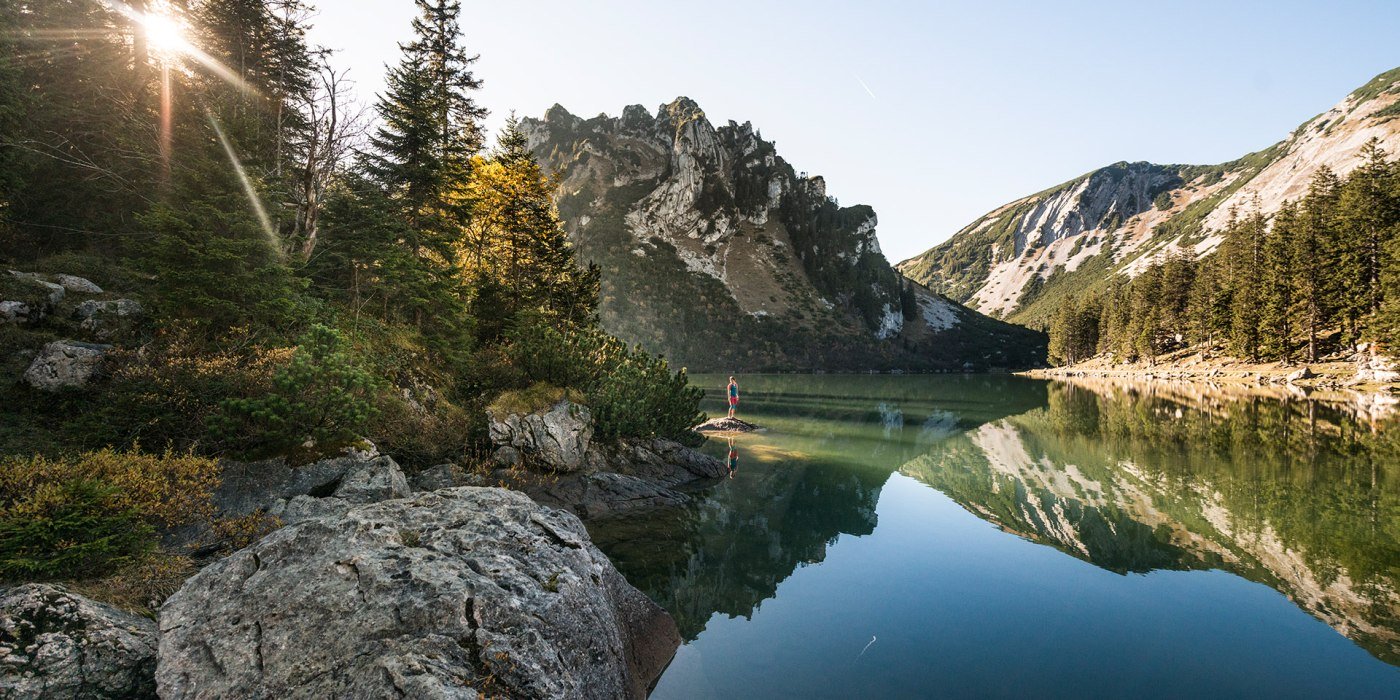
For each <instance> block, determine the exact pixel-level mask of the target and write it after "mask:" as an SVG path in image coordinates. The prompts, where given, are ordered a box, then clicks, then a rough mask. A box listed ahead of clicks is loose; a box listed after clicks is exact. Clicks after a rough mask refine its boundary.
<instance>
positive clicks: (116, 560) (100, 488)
mask: <svg viewBox="0 0 1400 700" xmlns="http://www.w3.org/2000/svg"><path fill="white" fill-rule="evenodd" d="M118 493H119V492H118V490H117V489H116V488H115V487H113V486H110V485H107V484H104V483H102V482H101V481H96V480H82V481H76V482H70V483H67V484H61V485H59V486H58V487H57V488H55V489H51V490H46V491H45V492H44V493H43V494H41V495H38V496H37V497H36V499H35V500H39V501H40V502H38V503H31V504H30V506H31V507H30V508H26V509H24V511H28V512H27V513H24V512H13V511H11V512H8V513H7V514H6V515H4V516H0V579H3V580H47V579H56V578H88V577H95V576H101V575H104V574H107V573H110V572H112V571H115V570H116V569H118V568H119V567H121V566H124V565H126V564H129V563H132V562H134V561H136V560H137V559H138V558H140V557H141V556H142V555H144V554H146V553H148V552H149V551H151V550H152V549H153V548H154V547H155V539H154V537H153V536H152V535H153V532H154V531H153V530H152V528H151V526H150V525H148V524H146V523H144V522H142V521H141V518H140V515H139V514H138V513H137V512H136V510H135V509H134V508H122V507H120V506H118V505H116V503H117V498H116V497H117V495H118Z"/></svg>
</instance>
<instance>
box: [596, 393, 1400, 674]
mask: <svg viewBox="0 0 1400 700" xmlns="http://www.w3.org/2000/svg"><path fill="white" fill-rule="evenodd" d="M741 380H742V382H743V388H744V397H743V403H742V406H741V409H742V410H741V417H744V418H747V419H749V420H752V421H754V422H757V423H760V424H762V425H764V426H766V427H767V428H768V430H767V432H765V433H762V434H755V435H749V436H744V437H742V438H740V439H739V440H737V441H736V442H735V444H734V448H733V449H734V451H735V452H736V453H737V459H738V468H737V471H736V473H735V475H734V477H733V478H732V479H727V480H724V481H723V482H722V483H719V484H717V485H712V486H708V487H705V488H703V489H700V490H698V491H696V492H695V494H694V495H695V503H694V504H692V505H690V506H687V507H685V508H681V509H675V510H671V511H668V512H660V513H652V514H649V515H646V516H639V517H631V518H627V519H622V520H616V521H611V522H605V523H595V524H594V525H593V526H592V528H591V529H592V530H593V534H594V538H595V541H597V543H598V545H599V546H600V547H601V548H602V549H603V550H604V551H605V552H607V553H608V554H609V556H611V557H612V558H613V560H614V561H615V562H616V563H617V565H618V568H619V569H620V570H621V571H622V572H623V573H624V574H625V575H626V576H627V577H628V579H629V580H630V581H632V582H633V584H635V585H637V586H638V587H640V588H641V589H643V590H644V591H646V592H647V593H648V594H650V595H651V596H652V597H653V598H655V599H656V600H657V601H659V602H660V603H661V604H662V605H663V606H664V607H666V608H667V609H668V610H669V611H670V612H671V614H672V615H673V616H674V617H675V618H676V620H677V622H678V623H679V625H680V628H681V632H682V635H683V636H684V638H685V640H686V643H685V645H684V646H683V647H682V648H681V649H680V651H679V652H678V653H677V656H676V658H675V660H674V661H673V662H672V664H671V666H670V668H669V669H668V670H667V671H666V673H665V674H664V675H663V676H662V678H661V680H660V681H659V683H658V685H657V688H656V690H655V693H654V695H653V697H658V698H706V697H714V698H731V697H832V698H850V697H881V698H885V697H930V696H949V695H975V696H983V697H985V696H998V697H1004V696H1013V695H1015V696H1025V695H1033V696H1037V697H1040V696H1052V697H1063V696H1076V697H1083V696H1127V695H1132V696H1137V697H1143V696H1146V697H1181V696H1201V697H1206V696H1212V697H1213V696H1222V695H1227V696H1241V695H1244V696H1264V697H1397V696H1400V433H1397V431H1396V430H1394V428H1393V427H1392V428H1391V429H1390V430H1387V427H1388V426H1387V425H1385V424H1372V423H1366V422H1361V421H1359V420H1357V419H1356V418H1354V417H1352V415H1351V414H1350V413H1349V411H1348V410H1347V409H1346V408H1344V407H1338V406H1330V405H1325V404H1320V403H1317V402H1309V401H1301V400H1292V401H1280V400H1275V399H1261V398H1253V399H1239V400H1234V399H1226V398H1221V397H1219V396H1180V395H1175V394H1173V395H1167V394H1164V393H1160V392H1155V391H1154V393H1153V394H1152V395H1146V394H1143V393H1140V392H1128V391H1122V390H1118V391H1109V390H1106V389H1103V388H1100V387H1095V388H1094V390H1089V389H1086V388H1082V387H1080V388H1075V387H1070V386H1068V385H1062V384H1050V383H1045V382H1038V381H1033V380H1026V379H1020V378H1015V377H978V376H970V377H961V376H959V377H951V376H903V377H891V376H836V375H825V376H785V377H746V378H741ZM698 381H700V382H702V383H704V384H705V385H707V386H708V385H710V384H713V385H714V387H713V390H712V391H711V393H710V397H709V399H708V400H707V406H706V408H707V410H709V411H710V412H711V414H712V415H718V414H719V413H720V412H721V411H722V394H721V390H722V388H723V384H724V380H723V378H717V377H700V378H698ZM1396 427H1400V426H1396ZM706 449H707V450H711V451H713V452H714V453H715V454H717V455H720V456H727V455H728V452H729V446H728V444H727V443H726V442H725V441H722V440H719V441H715V440H712V441H711V442H710V443H709V444H708V445H707V446H706Z"/></svg>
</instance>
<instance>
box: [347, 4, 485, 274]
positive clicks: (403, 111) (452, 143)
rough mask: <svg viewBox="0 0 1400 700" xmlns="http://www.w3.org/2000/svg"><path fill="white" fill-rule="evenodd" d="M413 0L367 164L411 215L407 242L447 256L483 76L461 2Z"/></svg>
mask: <svg viewBox="0 0 1400 700" xmlns="http://www.w3.org/2000/svg"><path fill="white" fill-rule="evenodd" d="M415 3H416V4H417V6H418V16H417V17H416V18H414V20H413V33H414V40H413V41H411V42H409V43H407V44H402V45H401V47H400V48H401V49H402V51H403V58H402V59H401V60H400V62H399V65H398V66H396V67H394V68H392V69H390V70H389V74H388V76H387V82H388V90H387V91H386V92H385V94H384V95H382V96H381V97H380V99H379V103H378V106H377V108H376V109H377V111H378V113H379V118H380V121H381V122H382V124H381V126H380V127H379V129H378V130H377V131H376V133H375V134H373V135H372V136H371V138H370V145H371V150H370V151H369V152H368V153H367V154H366V158H365V166H366V169H367V170H368V172H369V173H370V174H371V175H372V176H373V177H374V178H375V179H376V180H377V181H378V182H379V183H380V185H381V186H382V187H384V188H385V189H386V190H387V191H388V192H389V193H390V194H391V195H392V196H393V197H394V198H395V200H396V201H398V202H399V204H400V207H401V209H402V211H403V212H404V214H405V215H406V216H407V217H408V219H409V221H410V222H411V223H412V225H413V229H414V233H413V234H412V238H411V239H410V240H409V241H407V243H408V245H409V247H410V248H412V249H413V251H414V252H415V253H418V252H420V251H421V250H422V249H423V248H427V249H429V250H430V251H431V252H433V253H435V254H438V255H442V256H446V255H448V254H449V248H450V246H451V244H452V243H453V242H455V241H456V239H457V238H458V236H459V233H460V229H461V227H463V226H464V225H465V224H466V223H467V221H468V219H469V216H470V208H469V203H467V202H465V201H463V199H462V198H461V197H460V196H457V194H458V191H459V190H460V188H461V187H462V186H463V185H464V184H465V183H466V182H467V180H468V178H469V177H470V174H471V168H472V157H473V156H474V155H475V154H476V153H477V152H478V151H480V150H481V147H482V143H483V138H482V129H481V120H482V119H484V118H485V117H486V110H485V109H483V108H482V107H480V106H479V105H478V104H477V103H476V100H475V98H474V97H472V92H473V91H475V90H477V89H479V88H480V87H481V81H480V80H478V79H477V78H476V76H475V75H474V74H473V73H472V70H471V67H472V64H474V63H475V62H476V60H477V57H476V56H469V55H467V53H466V50H465V49H464V48H463V47H462V31H461V27H460V26H459V24H458V17H459V16H460V14H461V5H460V3H459V2H457V0H415Z"/></svg>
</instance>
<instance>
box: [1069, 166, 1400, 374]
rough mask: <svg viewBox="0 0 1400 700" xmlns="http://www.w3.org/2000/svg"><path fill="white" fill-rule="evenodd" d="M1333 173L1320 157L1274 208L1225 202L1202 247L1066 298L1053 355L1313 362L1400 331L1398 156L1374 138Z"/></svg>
mask: <svg viewBox="0 0 1400 700" xmlns="http://www.w3.org/2000/svg"><path fill="white" fill-rule="evenodd" d="M1361 157H1362V163H1361V165H1360V166H1359V167H1357V168H1356V169H1355V170H1354V171H1352V172H1351V173H1350V174H1349V175H1348V176H1347V177H1345V178H1340V177H1338V176H1337V175H1336V174H1335V173H1334V172H1333V171H1332V170H1330V169H1328V168H1326V167H1323V168H1322V169H1320V170H1319V171H1318V173H1317V174H1316V175H1314V176H1313V179H1312V181H1311V183H1310V185H1309V188H1308V191H1307V193H1306V195H1305V196H1303V197H1302V198H1301V199H1299V200H1297V201H1289V202H1286V203H1285V204H1284V205H1283V206H1282V207H1281V208H1280V209H1279V211H1278V212H1276V213H1274V214H1273V215H1271V216H1265V215H1263V214H1260V213H1258V212H1257V211H1252V212H1251V211H1233V212H1232V216H1231V219H1230V222H1229V224H1228V226H1227V227H1226V228H1225V230H1224V231H1223V232H1222V234H1221V235H1222V237H1223V239H1222V241H1221V243H1220V245H1219V246H1218V248H1217V249H1216V250H1215V251H1214V252H1213V253H1211V254H1209V255H1206V256H1204V257H1202V258H1200V259H1196V258H1194V257H1191V256H1188V255H1186V254H1184V253H1180V252H1177V253H1174V254H1172V255H1169V256H1167V257H1165V258H1163V259H1158V260H1155V261H1154V262H1153V263H1152V264H1150V265H1148V266H1146V267H1145V268H1144V269H1143V271H1142V272H1141V274H1139V275H1137V276H1136V277H1133V278H1132V279H1128V278H1127V277H1125V276H1121V275H1117V276H1114V278H1113V279H1112V280H1110V281H1109V283H1108V284H1107V285H1106V287H1105V288H1103V289H1101V290H1099V291H1098V292H1097V293H1095V294H1092V295H1088V296H1086V297H1084V298H1082V299H1071V300H1069V301H1068V302H1066V303H1065V304H1063V305H1061V306H1060V307H1059V308H1058V310H1057V311H1056V312H1055V314H1054V316H1053V317H1052V319H1051V321H1050V326H1049V332H1050V356H1051V361H1052V362H1054V363H1056V364H1074V363H1076V362H1080V361H1083V360H1086V359H1089V358H1091V357H1094V356H1096V355H1100V354H1104V355H1109V356H1111V357H1113V358H1115V359H1117V360H1120V361H1129V362H1136V361H1144V362H1152V361H1154V360H1155V358H1157V357H1158V356H1159V355H1162V354H1163V353H1167V352H1172V351H1175V350H1180V349H1183V348H1187V347H1192V346H1197V345H1200V346H1203V347H1205V348H1207V349H1208V350H1210V351H1220V352H1223V353H1224V354H1226V355H1229V356H1232V357H1236V358H1239V359H1242V360H1246V361H1250V362H1274V361H1277V362H1283V363H1292V362H1300V361H1301V362H1316V361H1318V360H1319V359H1321V358H1322V357H1323V356H1325V355H1329V354H1332V353H1336V352H1341V351H1349V350H1354V349H1355V348H1356V347H1357V346H1358V345H1359V344H1361V343H1364V342H1377V343H1381V344H1385V345H1390V346H1392V347H1393V344H1394V343H1396V342H1400V160H1397V159H1394V158H1391V157H1390V156H1389V155H1388V154H1387V153H1385V151H1383V150H1382V149H1381V148H1380V147H1379V145H1378V144H1377V143H1375V141H1374V140H1373V141H1372V142H1371V143H1368V144H1367V145H1366V146H1365V148H1364V149H1363V150H1362V154H1361Z"/></svg>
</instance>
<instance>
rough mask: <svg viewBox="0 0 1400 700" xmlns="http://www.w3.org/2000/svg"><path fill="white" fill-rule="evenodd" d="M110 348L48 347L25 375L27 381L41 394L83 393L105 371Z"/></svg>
mask: <svg viewBox="0 0 1400 700" xmlns="http://www.w3.org/2000/svg"><path fill="white" fill-rule="evenodd" d="M111 349H112V346H110V345H94V344H92V343H79V342H75V341H72V340H56V341H54V342H52V343H49V344H47V345H45V346H44V349H43V350H40V351H39V355H38V356H37V357H35V358H34V361H33V362H31V363H30V364H29V369H27V370H25V371H24V381H25V383H26V384H28V385H29V386H32V387H34V388H35V389H39V390H40V391H62V390H64V389H81V388H83V387H85V386H87V384H88V382H90V381H92V378H93V377H95V376H97V373H98V372H99V371H100V370H101V369H102V358H104V357H106V356H107V352H108V351H110V350H111Z"/></svg>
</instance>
